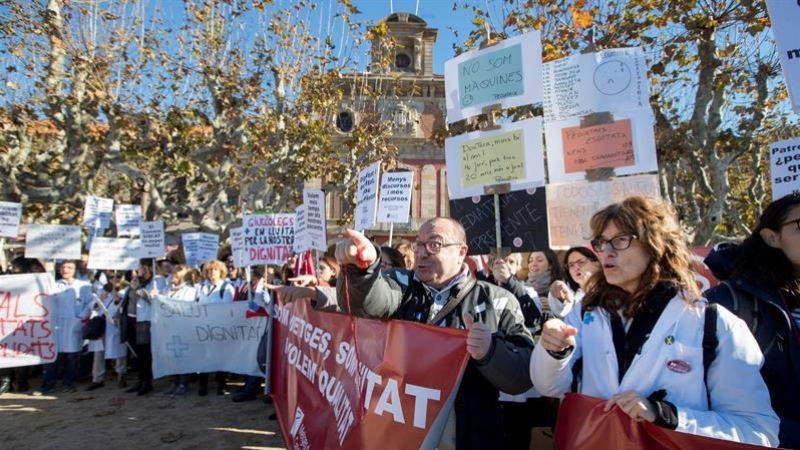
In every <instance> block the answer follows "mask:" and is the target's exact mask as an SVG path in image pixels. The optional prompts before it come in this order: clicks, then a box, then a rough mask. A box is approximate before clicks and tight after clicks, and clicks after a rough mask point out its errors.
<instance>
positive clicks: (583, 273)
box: [547, 247, 600, 317]
mask: <svg viewBox="0 0 800 450" xmlns="http://www.w3.org/2000/svg"><path fill="white" fill-rule="evenodd" d="M564 267H566V269H567V270H566V275H565V277H564V281H560V280H556V281H555V282H553V284H552V285H551V286H550V294H549V295H548V297H547V303H548V305H549V306H550V310H551V311H552V312H553V314H554V315H556V316H557V317H566V316H567V314H569V312H570V311H571V310H572V307H573V306H574V305H575V304H577V303H578V302H580V301H581V300H583V297H584V296H585V295H586V284H587V283H588V282H589V278H591V276H592V275H593V274H595V273H597V272H599V271H600V260H599V259H597V255H595V254H594V252H592V251H591V250H589V249H588V248H586V247H572V248H571V249H569V250H567V253H566V254H565V255H564Z"/></svg>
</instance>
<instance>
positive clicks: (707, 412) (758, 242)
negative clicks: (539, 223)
mask: <svg viewBox="0 0 800 450" xmlns="http://www.w3.org/2000/svg"><path fill="white" fill-rule="evenodd" d="M590 225H591V230H592V236H591V239H590V241H589V242H588V243H587V244H588V245H587V246H586V247H573V248H570V249H568V250H566V251H565V252H562V253H561V256H560V257H559V254H558V253H557V252H555V251H553V250H552V249H549V248H544V249H537V250H536V251H533V252H531V253H529V254H527V255H524V254H521V253H512V254H504V255H499V256H498V255H495V257H494V258H493V261H491V262H488V258H486V257H479V256H468V254H470V249H469V246H468V244H467V236H466V232H465V230H464V228H463V227H462V226H461V224H459V223H458V222H457V221H455V220H452V219H448V218H436V219H432V220H430V221H428V222H426V223H425V224H423V225H422V226H421V227H420V229H419V230H418V232H417V236H416V239H415V241H414V242H412V243H403V244H400V245H398V246H396V247H388V246H383V247H381V246H380V245H378V244H376V243H374V242H373V241H371V240H370V239H369V238H367V237H366V236H365V235H364V234H362V233H358V232H355V231H350V230H348V231H347V232H345V235H344V237H343V238H342V239H341V240H339V241H338V243H337V244H336V247H335V257H334V255H327V256H324V257H322V258H320V260H319V263H318V265H317V271H316V273H315V275H311V276H309V275H306V276H303V275H300V274H299V271H298V267H299V266H300V265H301V264H304V261H303V260H302V258H297V257H295V256H294V255H293V256H292V257H291V258H290V259H289V260H288V261H287V262H286V264H285V265H284V266H283V267H253V268H249V269H248V271H249V272H250V273H249V276H246V274H245V273H244V270H240V269H238V268H236V267H234V265H233V257H232V256H230V255H229V254H228V255H225V256H223V257H222V258H221V260H215V261H208V262H205V263H204V264H203V266H202V269H201V270H196V269H193V268H190V267H187V266H186V265H183V264H181V263H180V261H178V260H177V259H164V260H160V261H158V262H157V263H156V264H153V261H150V260H142V262H141V265H140V266H139V268H138V269H137V270H135V271H131V272H127V273H116V272H113V271H100V272H97V273H91V272H90V271H87V270H86V269H85V265H86V264H85V261H64V262H61V264H60V265H59V266H58V269H57V275H58V281H57V288H56V289H57V292H58V293H57V309H58V321H59V322H58V327H57V329H58V330H59V332H58V333H57V334H56V338H57V343H58V357H57V360H56V361H55V362H53V363H51V364H47V365H45V366H44V367H43V368H42V370H43V375H42V380H43V381H42V385H41V388H40V389H39V390H37V391H35V392H34V393H35V394H46V393H48V392H51V391H53V390H54V389H56V384H57V380H59V379H60V380H62V387H61V388H62V390H63V391H66V392H73V391H74V390H75V389H76V379H77V373H78V365H79V361H82V359H81V358H80V354H81V352H83V351H84V350H83V344H84V342H83V339H82V338H81V325H82V323H83V322H85V321H86V320H87V319H89V318H91V317H98V316H104V317H105V320H106V326H105V330H106V331H105V334H104V335H103V336H102V337H100V338H97V339H93V340H91V341H89V344H88V350H87V351H88V352H89V353H91V355H92V357H91V359H90V364H91V366H92V370H91V384H89V386H88V387H87V388H86V389H88V390H94V389H99V388H103V387H105V381H106V373H107V367H108V364H110V365H111V367H112V368H113V372H114V373H115V374H116V385H117V387H118V388H124V389H126V392H129V393H131V394H136V395H139V396H143V395H148V394H150V393H151V391H152V390H153V380H152V378H153V377H152V354H151V348H150V321H151V320H152V307H151V302H152V299H153V298H154V297H155V296H157V295H161V296H166V297H168V298H171V299H173V300H179V301H186V302H200V303H227V302H234V301H240V300H248V299H254V298H257V299H258V301H259V302H261V303H262V304H264V305H268V304H269V303H270V302H271V301H272V300H273V298H272V297H271V295H273V294H272V293H271V292H274V295H275V296H276V297H279V299H280V301H282V302H289V301H300V300H310V301H311V302H312V303H313V306H314V307H315V308H316V309H318V310H323V311H335V312H338V313H348V314H353V315H356V316H362V317H367V318H376V319H400V320H409V321H414V322H421V323H426V324H429V325H432V326H442V327H453V328H461V329H465V330H467V332H468V336H467V340H466V348H467V352H468V353H469V355H470V362H469V364H468V365H467V368H466V371H465V373H464V376H463V379H462V381H461V384H460V388H459V392H458V396H457V400H456V403H455V407H454V409H453V413H452V414H451V416H450V418H449V419H448V421H447V424H446V426H445V431H444V434H443V436H442V439H441V442H440V443H439V445H438V448H441V449H450V448H457V449H471V448H475V449H482V448H509V449H528V448H530V446H531V430H532V428H534V427H545V428H548V429H551V430H552V429H553V427H555V424H556V418H557V413H558V408H559V399H560V398H563V396H564V395H565V393H567V392H579V393H583V394H586V395H590V396H593V397H598V398H601V399H604V400H606V403H605V409H606V410H610V409H611V408H619V409H620V410H622V411H623V412H624V413H625V414H626V415H627V416H629V417H630V419H631V420H632V421H637V422H640V421H647V422H652V423H653V424H655V425H657V426H660V427H664V428H667V429H671V430H677V431H679V432H683V433H690V434H696V435H701V436H707V437H712V438H717V439H725V440H731V441H738V442H745V443H750V444H756V445H761V446H767V447H775V446H778V445H780V446H781V447H782V448H800V383H798V382H797V380H799V379H800V332H798V324H799V323H800V194H797V193H796V194H791V195H788V196H786V197H784V198H782V199H779V200H777V201H775V202H773V203H772V204H771V205H770V206H769V207H768V208H767V209H766V210H765V211H764V214H763V215H762V216H761V218H760V219H759V222H758V223H757V224H756V226H755V229H754V231H753V233H752V234H751V235H750V236H748V237H747V238H746V239H745V240H744V242H742V243H741V244H729V245H725V246H719V247H717V248H716V249H715V250H714V251H713V252H712V253H711V254H710V255H709V256H708V257H707V259H706V263H707V265H708V266H709V267H710V268H711V270H712V271H713V272H714V275H715V276H716V277H717V278H718V279H719V280H722V281H723V282H722V284H720V285H719V286H716V287H714V288H713V289H710V290H708V291H706V292H700V290H699V288H698V283H697V282H696V278H695V272H694V269H693V266H692V262H691V260H692V254H691V253H690V250H689V248H688V246H687V242H686V238H685V236H684V235H683V232H682V230H681V228H680V226H679V224H678V221H677V218H676V216H675V214H674V212H673V210H672V208H671V207H670V206H669V205H667V204H664V203H662V202H660V201H656V200H653V199H649V198H643V197H630V198H628V199H626V200H624V201H622V202H619V203H617V204H613V205H610V206H608V207H606V208H604V209H602V210H601V211H599V212H597V213H596V214H595V215H594V216H593V217H592V220H591V224H590ZM525 256H527V260H525V258H524V257H525ZM523 261H526V264H524V263H523ZM11 268H12V271H13V272H15V273H34V272H43V271H44V267H43V266H42V265H41V264H40V263H39V262H38V261H35V260H27V259H25V258H17V259H15V260H14V261H13V262H12V266H11ZM247 280H249V282H248V281H247ZM345 280H347V284H348V285H347V286H344V283H345ZM345 288H346V289H347V290H348V300H349V301H348V302H343V301H341V299H342V298H343V297H344V291H343V290H344V289H345ZM432 351H434V350H432ZM131 356H134V358H131ZM131 359H133V360H134V361H135V367H136V373H137V379H136V381H135V382H133V380H129V379H128V378H127V377H128V366H129V364H130V360H131ZM1 375H2V377H3V378H2V385H0V391H2V392H6V391H8V390H11V389H12V388H13V389H15V390H17V391H20V392H25V391H29V390H30V388H31V387H30V383H29V368H18V369H14V370H6V371H4V372H3V373H2V374H1ZM228 376H229V374H226V373H224V372H217V373H215V374H214V378H215V380H216V393H217V394H219V395H224V394H226V393H227V392H228V384H227V381H228ZM209 377H210V374H208V373H205V374H177V375H174V376H172V377H171V380H170V381H171V382H170V385H169V387H168V389H167V390H166V391H164V392H162V393H160V395H167V396H172V397H183V396H186V395H189V394H190V393H192V392H193V390H194V389H195V388H193V386H192V383H193V382H194V380H196V383H197V387H196V394H197V395H200V396H204V395H207V394H208V379H209ZM12 380H15V381H16V384H17V386H16V388H14V387H13V386H12ZM261 381H262V379H259V378H258V377H252V376H249V377H246V378H244V383H243V384H244V386H243V387H242V388H240V390H239V391H238V392H236V393H234V395H233V396H232V398H233V400H234V401H245V400H253V399H255V398H256V396H257V392H258V391H259V386H260V383H261Z"/></svg>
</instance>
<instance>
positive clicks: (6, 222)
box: [0, 202, 22, 238]
mask: <svg viewBox="0 0 800 450" xmlns="http://www.w3.org/2000/svg"><path fill="white" fill-rule="evenodd" d="M21 218H22V203H13V202H0V236H6V237H12V238H15V237H17V235H18V234H19V222H20V219H21Z"/></svg>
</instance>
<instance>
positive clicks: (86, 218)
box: [83, 195, 114, 230]
mask: <svg viewBox="0 0 800 450" xmlns="http://www.w3.org/2000/svg"><path fill="white" fill-rule="evenodd" d="M112 212H114V199H113V198H104V197H94V196H91V195H87V196H86V202H85V203H84V205H83V225H84V226H86V227H89V228H100V229H103V230H105V229H106V228H108V227H110V226H111V213H112Z"/></svg>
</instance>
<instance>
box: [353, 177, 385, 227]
mask: <svg viewBox="0 0 800 450" xmlns="http://www.w3.org/2000/svg"><path fill="white" fill-rule="evenodd" d="M380 171H381V163H380V161H378V162H375V163H372V164H370V165H369V166H367V167H366V168H365V169H364V170H362V171H361V172H359V173H358V190H357V191H356V217H355V227H356V230H367V229H370V228H372V227H374V226H375V211H376V209H377V206H378V179H379V177H380Z"/></svg>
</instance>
